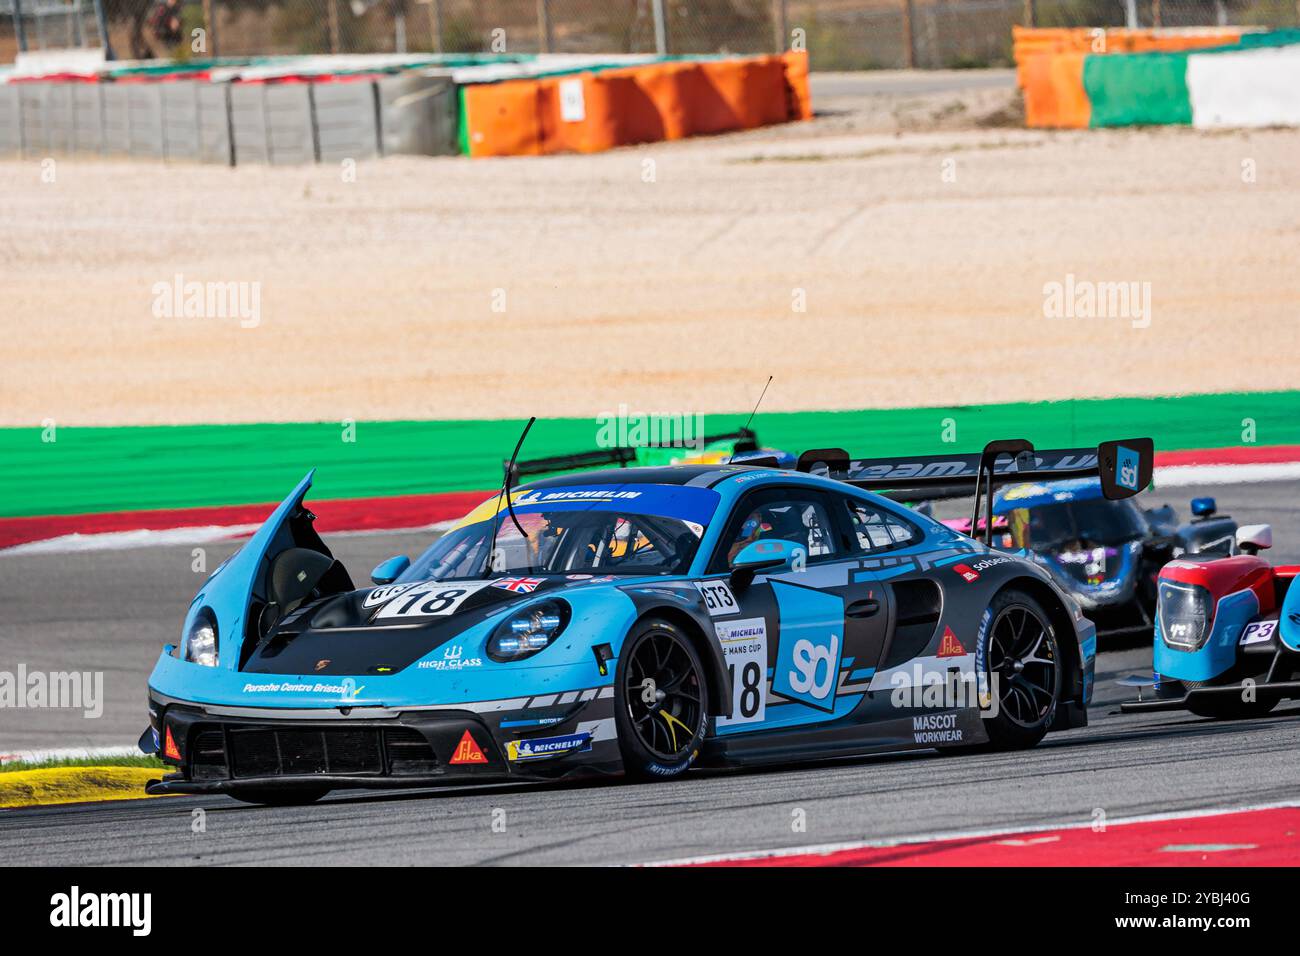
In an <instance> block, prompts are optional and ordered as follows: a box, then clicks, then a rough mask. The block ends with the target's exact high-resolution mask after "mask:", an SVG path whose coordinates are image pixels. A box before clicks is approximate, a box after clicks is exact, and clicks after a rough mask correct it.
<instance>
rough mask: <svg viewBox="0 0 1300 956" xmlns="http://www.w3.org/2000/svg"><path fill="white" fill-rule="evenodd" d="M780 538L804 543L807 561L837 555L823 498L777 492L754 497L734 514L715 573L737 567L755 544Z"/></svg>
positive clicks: (794, 490)
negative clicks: (748, 549) (737, 556)
mask: <svg viewBox="0 0 1300 956" xmlns="http://www.w3.org/2000/svg"><path fill="white" fill-rule="evenodd" d="M777 538H780V539H783V540H785V541H790V542H793V543H794V544H801V545H803V546H804V547H805V548H807V549H808V560H809V561H818V560H825V559H826V558H832V557H835V556H836V552H837V550H838V549H837V547H836V543H835V526H834V524H833V522H832V521H831V517H830V514H829V513H828V512H827V509H826V503H825V501H824V500H823V499H822V498H821V496H820V495H809V494H808V493H807V492H801V491H799V490H797V489H789V490H787V489H775V490H773V491H766V492H764V493H762V494H761V495H756V496H752V497H751V498H749V499H748V500H746V501H744V502H742V503H741V506H740V507H739V508H738V509H737V510H736V511H735V512H733V513H732V516H731V519H730V520H729V521H728V523H727V530H726V532H725V533H724V535H723V538H722V553H721V554H720V555H717V556H715V558H714V561H713V565H714V569H715V570H726V569H729V568H731V567H733V566H734V565H735V561H736V555H738V554H740V552H741V551H743V550H745V548H746V547H748V546H749V545H751V544H753V543H754V542H755V541H771V540H775V539H777Z"/></svg>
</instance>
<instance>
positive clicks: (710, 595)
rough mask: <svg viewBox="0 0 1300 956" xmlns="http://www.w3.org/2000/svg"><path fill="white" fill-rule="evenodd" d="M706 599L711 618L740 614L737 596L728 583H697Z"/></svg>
mask: <svg viewBox="0 0 1300 956" xmlns="http://www.w3.org/2000/svg"><path fill="white" fill-rule="evenodd" d="M695 586H696V587H697V588H699V589H700V594H701V595H703V597H704V606H705V607H707V608H708V609H709V617H725V616H726V615H728V614H737V613H739V612H740V606H739V605H737V604H736V596H735V595H734V594H732V593H731V586H730V585H728V584H727V582H726V581H721V580H719V581H696V582H695Z"/></svg>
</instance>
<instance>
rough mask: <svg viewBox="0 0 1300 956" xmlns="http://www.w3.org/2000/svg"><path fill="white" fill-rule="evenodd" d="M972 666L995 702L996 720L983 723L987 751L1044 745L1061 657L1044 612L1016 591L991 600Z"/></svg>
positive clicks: (1058, 694) (1058, 684)
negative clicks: (981, 672) (983, 677)
mask: <svg viewBox="0 0 1300 956" xmlns="http://www.w3.org/2000/svg"><path fill="white" fill-rule="evenodd" d="M975 663H976V666H977V667H982V668H983V669H984V673H985V674H986V675H987V676H988V679H989V684H988V688H989V692H990V694H992V695H994V696H995V697H996V699H997V706H998V711H997V715H996V716H994V717H987V716H986V717H985V720H984V729H985V731H986V732H987V733H988V736H989V743H988V748H989V749H992V750H1023V749H1026V748H1029V747H1032V746H1034V745H1035V744H1037V743H1038V742H1039V741H1040V740H1042V739H1043V736H1044V735H1045V734H1046V733H1047V728H1048V727H1049V726H1050V725H1051V723H1052V718H1053V717H1055V716H1056V707H1057V704H1058V703H1059V701H1060V698H1061V651H1060V646H1059V644H1058V642H1057V638H1056V631H1055V630H1054V629H1053V628H1052V619H1051V617H1050V616H1049V615H1048V614H1047V612H1046V611H1044V610H1043V606H1042V605H1041V604H1039V603H1038V601H1036V600H1034V598H1033V597H1031V596H1030V595H1028V594H1026V593H1025V592H1024V591H1019V590H1016V589H1014V588H1011V589H1008V590H1005V591H999V592H998V593H997V594H996V595H994V597H993V600H992V601H990V602H989V607H988V610H987V611H986V612H985V618H984V623H983V625H982V627H981V634H980V644H979V647H978V649H977V651H976V662H975Z"/></svg>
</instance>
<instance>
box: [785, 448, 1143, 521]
mask: <svg viewBox="0 0 1300 956" xmlns="http://www.w3.org/2000/svg"><path fill="white" fill-rule="evenodd" d="M1154 457H1155V452H1154V448H1153V445H1152V441H1151V439H1150V438H1129V439H1124V440H1122V441H1107V442H1102V443H1101V444H1100V445H1098V446H1097V447H1096V448H1069V449H1051V450H1044V451H1038V450H1035V448H1034V446H1033V444H1032V443H1030V442H1028V441H1025V440H1024V439H1023V438H1012V439H1005V440H1002V441H992V442H989V443H988V444H987V445H985V446H984V450H983V451H982V452H980V453H978V454H966V455H919V456H912V457H896V458H870V459H856V460H855V459H851V458H850V457H849V453H848V452H846V451H845V450H844V449H842V448H817V449H813V450H811V451H806V452H804V453H803V454H802V455H800V456H799V462H798V464H797V465H796V466H795V467H796V468H797V469H798V470H799V471H802V472H806V473H808V474H819V475H825V476H826V477H829V478H834V479H837V480H839V481H843V482H846V483H848V484H851V485H854V486H856V487H859V488H865V489H867V490H869V491H874V492H877V493H880V494H883V495H885V496H887V497H889V498H893V499H896V500H899V501H926V500H933V499H939V498H964V497H966V496H967V495H971V494H973V495H974V496H975V507H974V511H973V513H972V515H971V528H972V529H974V530H975V531H978V530H980V498H981V496H984V497H985V498H986V504H985V517H984V522H983V529H982V530H983V531H984V534H985V538H986V539H988V540H990V541H991V532H990V529H991V528H992V527H993V491H994V489H995V488H996V486H998V485H1004V484H1009V483H1013V482H1024V481H1061V480H1063V479H1067V478H1100V479H1101V488H1102V494H1104V495H1105V496H1106V497H1107V498H1110V499H1112V500H1115V499H1120V498H1128V497H1130V496H1132V495H1135V494H1137V493H1138V492H1139V491H1141V490H1143V489H1144V488H1146V487H1147V486H1148V485H1149V484H1150V483H1151V471H1152V467H1153V463H1154Z"/></svg>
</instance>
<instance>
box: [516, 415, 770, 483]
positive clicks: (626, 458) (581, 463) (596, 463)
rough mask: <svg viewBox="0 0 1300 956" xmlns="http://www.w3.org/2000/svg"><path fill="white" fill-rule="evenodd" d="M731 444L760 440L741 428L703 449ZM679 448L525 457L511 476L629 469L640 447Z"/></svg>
mask: <svg viewBox="0 0 1300 956" xmlns="http://www.w3.org/2000/svg"><path fill="white" fill-rule="evenodd" d="M724 441H730V442H734V443H735V450H736V451H738V452H741V451H755V450H757V448H758V439H757V438H756V437H755V435H754V432H753V431H752V430H751V429H748V428H739V429H737V430H736V431H734V432H725V433H723V434H719V435H705V436H704V438H703V439H701V440H700V447H701V448H707V447H708V446H709V445H713V444H716V443H717V442H724ZM674 447H677V446H675V445H659V444H647V445H639V446H629V445H620V446H616V447H613V448H600V449H597V450H595V451H582V452H575V453H573V454H569V455H552V456H550V457H549V458H525V459H524V460H523V461H517V462H515V466H514V474H513V475H512V476H511V480H510V483H511V484H514V483H515V482H516V481H518V480H519V479H520V478H525V477H529V476H532V475H549V474H553V473H555V472H560V471H573V470H575V469H578V468H603V467H607V466H614V465H617V466H618V467H619V468H626V467H627V466H628V465H631V464H634V463H635V462H636V460H637V451H638V449H640V448H674ZM501 467H502V468H503V469H504V470H506V471H509V470H510V462H508V461H503V462H502V463H501Z"/></svg>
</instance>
